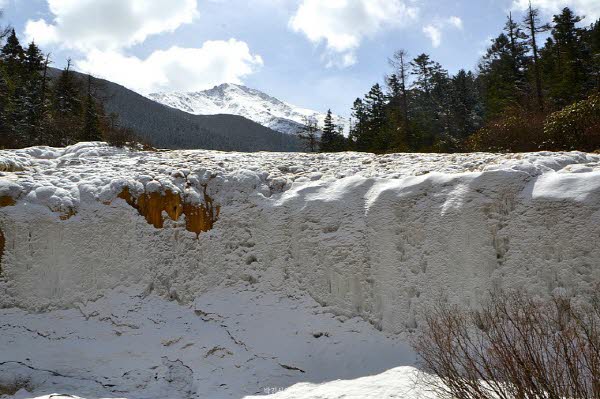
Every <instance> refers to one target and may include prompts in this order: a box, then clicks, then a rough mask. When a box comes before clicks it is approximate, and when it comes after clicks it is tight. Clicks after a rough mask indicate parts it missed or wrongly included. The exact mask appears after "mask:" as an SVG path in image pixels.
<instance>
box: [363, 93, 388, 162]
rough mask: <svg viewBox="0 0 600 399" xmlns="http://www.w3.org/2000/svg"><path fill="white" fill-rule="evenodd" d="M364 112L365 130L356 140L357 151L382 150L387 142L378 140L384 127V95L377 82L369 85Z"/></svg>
mask: <svg viewBox="0 0 600 399" xmlns="http://www.w3.org/2000/svg"><path fill="white" fill-rule="evenodd" d="M364 104H365V112H366V117H367V125H366V131H365V132H364V134H363V135H362V137H361V140H359V141H358V142H357V149H358V150H359V151H371V152H379V151H382V150H383V149H384V147H385V145H386V144H387V143H386V142H385V140H384V139H383V140H381V139H380V140H378V138H379V136H380V135H381V133H382V132H383V131H384V127H385V123H386V120H385V95H384V94H383V91H382V90H381V86H380V85H379V83H376V84H375V85H373V87H371V90H370V91H369V92H368V93H367V95H366V96H365V101H364Z"/></svg>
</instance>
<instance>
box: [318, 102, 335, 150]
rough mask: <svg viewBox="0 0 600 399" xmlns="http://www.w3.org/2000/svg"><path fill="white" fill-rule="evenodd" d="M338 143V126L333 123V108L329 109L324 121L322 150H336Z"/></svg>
mask: <svg viewBox="0 0 600 399" xmlns="http://www.w3.org/2000/svg"><path fill="white" fill-rule="evenodd" d="M336 144H337V143H336V127H335V125H334V123H333V115H332V114H331V110H328V111H327V115H326V116H325V121H324V123H323V133H322V134H321V152H334V151H336Z"/></svg>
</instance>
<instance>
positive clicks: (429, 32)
mask: <svg viewBox="0 0 600 399" xmlns="http://www.w3.org/2000/svg"><path fill="white" fill-rule="evenodd" d="M423 33H425V35H426V36H427V37H428V38H429V40H431V45H432V46H433V47H439V46H440V44H442V31H441V30H440V28H438V27H437V26H434V25H426V26H424V27H423Z"/></svg>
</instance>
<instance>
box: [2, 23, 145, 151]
mask: <svg viewBox="0 0 600 399" xmlns="http://www.w3.org/2000/svg"><path fill="white" fill-rule="evenodd" d="M0 39H2V43H3V46H2V48H1V49H0V148H22V147H29V146H34V145H49V146H57V147H58V146H66V145H70V144H74V143H76V142H79V141H101V140H105V141H109V142H110V143H112V144H115V145H119V146H120V145H125V144H126V143H129V142H133V141H136V137H135V134H134V133H133V132H132V131H131V130H129V129H126V128H122V127H120V126H119V125H118V123H117V117H116V115H114V114H112V115H107V114H106V112H105V111H104V107H103V104H102V99H101V98H100V95H99V92H100V91H99V87H98V83H97V81H96V80H95V79H93V78H92V77H91V76H89V75H88V76H87V78H86V79H82V78H81V77H80V76H78V75H76V74H75V73H74V72H73V71H72V70H71V62H70V61H68V63H67V66H66V67H65V68H64V69H63V70H62V71H61V72H60V74H59V75H58V76H57V77H55V78H52V77H51V72H52V71H51V69H50V63H51V60H50V55H49V54H43V53H42V51H41V50H40V48H39V47H38V46H37V45H36V44H35V43H34V42H31V43H29V45H27V47H26V48H24V47H23V46H22V45H21V43H20V42H19V39H18V37H17V35H16V33H15V31H14V29H5V30H4V31H3V32H2V34H1V35H0Z"/></svg>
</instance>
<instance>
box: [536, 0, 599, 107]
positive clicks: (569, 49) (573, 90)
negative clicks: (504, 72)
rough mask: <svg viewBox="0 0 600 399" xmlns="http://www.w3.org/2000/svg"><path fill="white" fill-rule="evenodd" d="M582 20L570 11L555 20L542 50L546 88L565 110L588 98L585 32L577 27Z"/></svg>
mask: <svg viewBox="0 0 600 399" xmlns="http://www.w3.org/2000/svg"><path fill="white" fill-rule="evenodd" d="M582 19H583V18H582V17H579V16H577V15H575V14H574V13H573V12H572V11H571V10H570V9H569V8H564V9H563V10H562V12H561V13H560V14H558V15H555V16H554V18H553V22H554V25H553V28H552V38H551V40H548V41H547V44H546V48H544V49H543V50H542V54H543V56H544V59H543V63H544V66H545V70H544V72H545V74H546V79H545V81H546V85H547V86H548V87H549V95H550V97H552V99H553V102H554V105H555V106H557V107H559V108H562V107H564V106H566V105H568V104H571V103H573V102H575V101H577V100H580V99H583V98H585V97H586V95H585V94H587V93H586V90H585V88H586V84H587V75H586V72H588V71H586V65H585V64H586V48H585V43H584V42H583V40H582V36H583V29H580V28H578V27H577V26H576V25H577V23H579V22H580V21H581V20H582Z"/></svg>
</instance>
